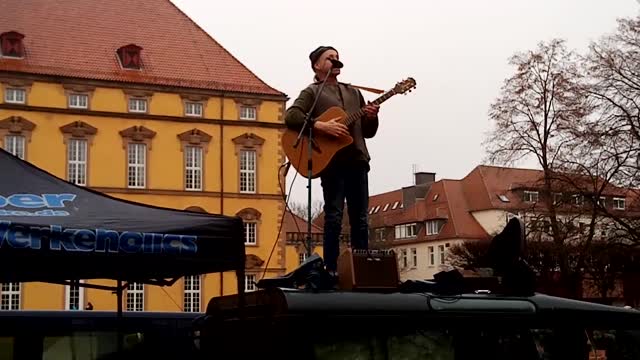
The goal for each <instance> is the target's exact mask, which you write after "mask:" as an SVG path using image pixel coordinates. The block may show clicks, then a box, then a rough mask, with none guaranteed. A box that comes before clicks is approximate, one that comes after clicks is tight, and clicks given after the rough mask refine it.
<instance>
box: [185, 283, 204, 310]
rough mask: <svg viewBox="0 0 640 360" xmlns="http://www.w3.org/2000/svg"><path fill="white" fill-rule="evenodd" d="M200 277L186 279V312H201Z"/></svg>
mask: <svg viewBox="0 0 640 360" xmlns="http://www.w3.org/2000/svg"><path fill="white" fill-rule="evenodd" d="M200 291H201V287H200V275H190V276H185V277H184V305H183V306H182V309H183V311H184V312H200Z"/></svg>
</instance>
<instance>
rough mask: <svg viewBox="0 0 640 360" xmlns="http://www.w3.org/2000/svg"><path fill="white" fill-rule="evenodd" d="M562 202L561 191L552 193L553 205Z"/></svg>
mask: <svg viewBox="0 0 640 360" xmlns="http://www.w3.org/2000/svg"><path fill="white" fill-rule="evenodd" d="M561 202H562V193H553V205H558V204H560V203H561Z"/></svg>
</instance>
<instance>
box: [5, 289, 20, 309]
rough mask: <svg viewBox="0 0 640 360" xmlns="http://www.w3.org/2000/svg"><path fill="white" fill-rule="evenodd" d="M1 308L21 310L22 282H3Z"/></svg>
mask: <svg viewBox="0 0 640 360" xmlns="http://www.w3.org/2000/svg"><path fill="white" fill-rule="evenodd" d="M0 310H20V283H19V282H12V283H3V284H2V289H1V291H0Z"/></svg>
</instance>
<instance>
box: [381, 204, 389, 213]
mask: <svg viewBox="0 0 640 360" xmlns="http://www.w3.org/2000/svg"><path fill="white" fill-rule="evenodd" d="M388 208H389V203H386V204H384V207H383V208H382V212H385V211H387V209H388Z"/></svg>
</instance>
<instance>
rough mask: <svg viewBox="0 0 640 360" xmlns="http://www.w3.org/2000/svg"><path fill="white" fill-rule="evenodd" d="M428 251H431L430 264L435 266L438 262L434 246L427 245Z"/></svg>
mask: <svg viewBox="0 0 640 360" xmlns="http://www.w3.org/2000/svg"><path fill="white" fill-rule="evenodd" d="M427 252H428V253H429V266H434V265H435V264H436V253H435V250H434V247H433V246H429V247H427Z"/></svg>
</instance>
